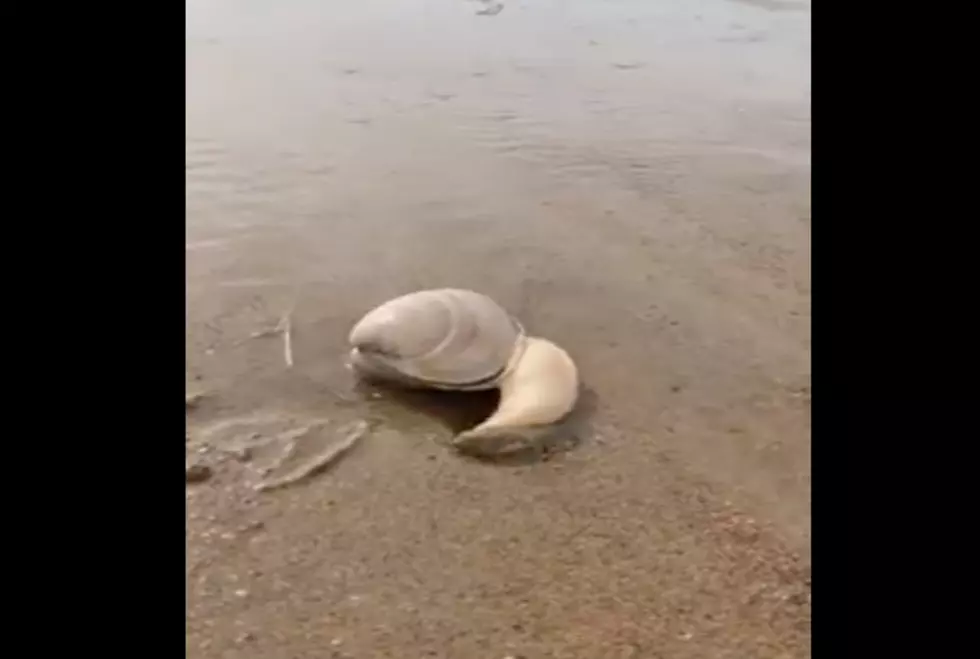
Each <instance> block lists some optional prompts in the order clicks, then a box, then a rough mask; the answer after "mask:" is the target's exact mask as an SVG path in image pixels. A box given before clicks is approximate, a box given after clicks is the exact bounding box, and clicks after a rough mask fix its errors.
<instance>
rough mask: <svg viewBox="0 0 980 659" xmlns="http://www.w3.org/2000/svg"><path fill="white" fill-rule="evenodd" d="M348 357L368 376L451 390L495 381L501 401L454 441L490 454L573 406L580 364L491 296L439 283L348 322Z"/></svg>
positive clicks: (547, 426) (524, 440)
mask: <svg viewBox="0 0 980 659" xmlns="http://www.w3.org/2000/svg"><path fill="white" fill-rule="evenodd" d="M349 341H350V344H351V352H350V365H351V367H352V369H353V370H354V372H355V373H357V374H358V375H360V376H362V377H365V378H367V379H374V380H381V381H387V382H390V383H393V384H398V385H402V386H408V387H418V388H430V389H443V390H448V391H478V390H485V389H499V390H500V403H499V404H498V406H497V409H496V410H495V411H494V413H493V414H491V415H490V417H489V418H487V419H486V420H485V421H483V422H482V423H480V424H479V425H477V426H476V427H475V428H472V429H470V430H467V431H465V432H462V433H460V434H459V435H457V436H456V437H455V438H454V439H453V445H454V446H455V447H456V448H457V449H458V450H460V451H462V452H464V453H471V454H475V455H482V456H491V455H500V454H505V453H510V452H514V451H519V450H523V449H525V448H528V447H529V446H534V445H536V444H538V445H539V444H540V441H541V440H543V439H544V438H545V437H546V436H547V435H549V434H550V433H551V432H552V431H553V430H554V429H555V428H556V427H557V426H556V424H557V423H558V422H559V421H561V420H562V419H564V418H565V417H566V416H567V415H568V414H569V413H570V412H571V411H572V409H573V408H574V407H575V403H576V401H577V399H578V392H579V378H578V370H577V369H576V367H575V363H574V362H573V361H572V359H571V357H569V355H568V353H566V352H565V351H564V350H563V349H562V348H560V347H559V346H557V345H555V344H554V343H552V342H551V341H547V340H545V339H542V338H539V337H534V336H528V335H527V334H526V333H525V331H524V328H523V327H522V325H521V324H520V322H518V321H517V320H516V319H515V318H514V317H513V316H511V315H510V314H509V313H508V312H507V311H506V310H505V309H503V308H502V307H501V306H500V305H498V304H497V303H496V302H494V301H493V300H492V299H491V298H489V297H487V296H486V295H483V294H481V293H477V292H474V291H468V290H462V289H453V288H443V289H434V290H425V291H417V292H414V293H409V294H408V295H403V296H401V297H398V298H395V299H393V300H389V301H388V302H385V303H384V304H382V305H380V306H379V307H377V308H375V309H373V310H372V311H370V312H368V313H367V314H366V315H365V316H364V317H363V318H362V319H361V320H360V321H359V322H358V323H357V324H356V325H355V326H354V328H353V329H352V330H351V332H350V337H349Z"/></svg>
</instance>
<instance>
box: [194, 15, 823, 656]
mask: <svg viewBox="0 0 980 659" xmlns="http://www.w3.org/2000/svg"><path fill="white" fill-rule="evenodd" d="M502 4H503V10H502V11H500V12H499V13H496V14H493V15H490V14H488V15H478V14H477V12H479V11H481V10H482V9H484V8H486V7H487V6H488V5H487V4H481V3H476V2H464V1H463V0H458V1H456V0H419V1H417V2H396V1H395V0H367V1H364V2H358V3H343V4H335V3H314V2H310V1H309V0H285V1H283V2H277V3H258V2H244V3H243V2H232V0H188V2H187V129H186V134H187V138H186V140H187V152H186V153H187V156H186V167H187V250H186V256H187V358H186V362H187V379H188V390H189V391H200V392H203V393H204V395H203V396H202V397H201V398H200V400H198V401H195V403H194V404H193V405H192V406H189V409H188V417H187V418H188V442H187V447H188V448H187V451H188V462H189V464H191V463H193V464H199V465H202V466H207V467H209V468H210V470H211V472H210V474H209V475H207V474H206V475H204V476H202V480H201V482H198V483H193V484H188V486H187V655H188V657H193V658H202V659H203V658H211V657H256V658H260V657H261V658H263V659H265V658H269V659H275V658H278V657H283V658H289V659H299V658H305V657H310V658H314V657H316V658H318V659H320V658H323V657H350V658H359V657H393V658H399V659H401V658H415V657H446V658H465V659H469V658H470V657H472V658H474V659H477V658H483V657H490V658H497V659H503V658H504V657H508V656H510V657H524V658H525V659H537V658H539V657H540V658H545V657H548V658H552V657H568V658H576V659H579V658H582V659H590V658H593V657H595V658H600V657H637V658H640V657H643V658H646V657H651V658H655V657H662V658H664V659H667V658H671V659H673V658H675V657H678V658H684V657H691V658H704V657H712V658H714V657H718V658H724V657H732V658H736V657H737V658H739V659H743V658H745V657H758V658H768V657H787V658H789V657H793V658H796V657H809V656H810V652H809V638H810V576H809V575H810V568H809V565H810V562H809V555H810V553H809V542H810V535H809V528H810V514H809V506H810V477H809V471H810V461H809V455H810V430H809V429H810V393H809V392H810V389H809V385H810V354H809V353H810V329H809V327H810V288H809V287H810V271H809V230H810V202H809V175H810V167H809V154H810V114H809V41H810V39H809V4H808V3H806V4H804V3H797V2H789V1H786V2H782V1H776V0H702V1H700V2H678V1H667V0H660V1H650V2H640V1H639V0H629V1H627V0H620V1H618V2H599V1H598V0H565V1H562V2H559V1H558V0H550V1H544V2H535V3H529V2H525V3H516V2H511V1H508V0H503V2H502ZM491 14H492V12H491ZM447 285H448V286H461V287H471V288H475V289H478V290H480V291H483V292H485V293H487V294H489V295H491V296H493V297H494V298H496V299H497V300H498V301H500V302H501V303H502V304H503V305H504V306H506V307H507V308H509V309H510V310H512V311H513V312H514V313H515V314H516V315H518V316H519V317H520V318H521V319H522V321H523V322H524V323H525V325H527V326H528V328H529V329H530V330H531V331H532V332H533V333H535V334H538V335H542V336H546V337H548V338H550V339H552V340H554V341H556V342H558V343H559V344H561V345H562V346H564V347H565V348H566V349H567V350H568V351H569V352H570V353H571V354H572V356H573V357H574V358H575V359H576V362H577V363H578V365H579V367H580V370H581V373H582V376H583V379H584V381H585V384H586V386H587V388H588V390H587V395H586V396H585V398H584V400H583V404H582V407H581V410H580V411H579V423H580V425H579V428H580V429H581V434H582V439H583V442H582V444H581V445H580V446H578V447H576V448H575V449H574V450H572V451H569V452H567V453H563V454H560V455H557V456H555V457H554V458H552V459H551V460H548V461H546V462H537V463H527V464H511V465H488V464H484V463H481V462H477V461H473V460H468V459H464V458H461V457H459V456H457V455H455V454H454V453H453V452H452V451H451V450H449V449H447V448H446V447H445V441H446V440H447V439H448V438H449V437H450V436H451V434H452V431H453V428H454V427H457V425H458V424H460V423H465V422H466V417H474V416H478V414H479V413H480V411H481V409H485V408H486V405H488V404H491V402H492V401H487V400H484V399H479V398H477V400H476V401H475V402H473V403H472V404H470V403H463V402H461V401H460V400H459V399H458V398H453V399H450V400H449V401H445V400H443V399H439V400H436V401H432V400H428V399H427V400H425V401H423V402H424V403H425V404H423V405H406V404H405V403H404V401H402V400H400V399H397V398H395V397H392V396H390V395H388V394H376V393H375V394H372V393H371V392H365V391H363V390H360V389H357V388H355V387H354V384H353V382H352V381H351V379H350V376H349V374H348V373H347V371H346V370H345V369H344V366H343V361H342V358H343V353H344V350H345V338H346V334H347V331H348V329H349V328H350V326H351V324H352V323H353V322H354V321H355V320H356V319H357V318H358V317H359V316H360V315H361V314H362V313H364V312H365V311H366V310H368V309H369V308H370V307H372V306H374V305H375V304H377V303H380V302H382V301H384V300H385V299H387V298H389V297H392V296H395V295H398V294H401V293H405V292H408V291H411V290H414V289H418V288H426V287H435V286H447ZM287 313H288V314H289V315H290V318H291V323H292V344H293V345H292V348H293V356H294V360H295V363H294V366H293V367H292V368H287V366H286V364H285V360H284V355H283V347H282V337H281V336H280V335H277V334H275V333H272V332H268V330H271V329H272V328H273V327H274V326H275V325H276V324H277V323H278V322H279V321H280V319H281V318H282V316H283V315H284V314H287ZM256 335H257V336H256ZM471 420H472V419H471ZM360 421H366V422H367V423H368V424H369V430H368V432H367V434H366V435H365V436H364V438H363V439H362V440H361V441H360V442H359V444H358V445H357V446H355V447H354V449H353V450H352V451H351V452H350V454H349V455H347V456H346V457H344V458H343V460H342V461H340V462H339V463H338V464H337V465H335V466H334V467H333V468H332V469H330V470H328V471H326V472H325V473H322V474H319V475H316V476H315V477H312V478H309V479H304V480H303V481H302V482H300V483H297V484H296V485H295V486H293V487H290V488H284V489H281V490H276V491H270V492H256V491H255V490H254V489H253V486H254V485H255V483H256V482H258V480H259V479H260V474H259V471H260V470H261V468H262V467H263V465H267V464H271V463H273V462H274V461H275V460H276V458H277V455H282V451H284V450H286V448H288V446H295V447H296V450H297V454H296V455H294V456H291V457H289V460H291V461H293V462H296V463H302V462H303V461H304V460H308V459H309V458H310V456H311V455H313V454H314V453H315V452H316V451H318V450H321V449H322V448H323V447H325V446H327V445H329V443H330V442H332V441H335V440H336V439H337V438H339V437H342V436H343V435H344V433H345V432H348V431H349V429H350V428H351V427H352V424H356V423H358V422H360ZM306 428H308V429H309V431H308V432H303V431H304V429H306ZM288 438H292V439H288ZM287 462H288V461H287ZM287 467H288V465H284V466H283V467H281V469H285V468H287Z"/></svg>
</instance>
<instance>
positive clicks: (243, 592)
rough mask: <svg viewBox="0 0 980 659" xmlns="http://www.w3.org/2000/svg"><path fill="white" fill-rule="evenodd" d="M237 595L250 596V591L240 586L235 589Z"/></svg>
mask: <svg viewBox="0 0 980 659" xmlns="http://www.w3.org/2000/svg"><path fill="white" fill-rule="evenodd" d="M235 595H237V596H238V597H248V591H247V590H245V589H244V588H239V589H238V590H236V591H235Z"/></svg>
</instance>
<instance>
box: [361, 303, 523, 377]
mask: <svg viewBox="0 0 980 659" xmlns="http://www.w3.org/2000/svg"><path fill="white" fill-rule="evenodd" d="M349 341H350V344H351V346H352V350H351V355H350V357H351V366H352V367H353V368H354V369H355V370H356V371H358V372H359V373H360V374H362V375H366V376H369V377H374V378H380V379H384V380H390V381H395V382H399V383H402V384H406V385H416V386H423V387H431V388H437V389H450V390H476V389H492V388H495V387H497V386H498V385H499V383H500V380H501V378H502V377H503V376H504V374H505V373H506V372H507V370H508V366H509V365H511V364H513V363H514V362H515V360H517V359H519V355H520V352H521V350H522V348H523V344H524V330H523V328H522V327H521V325H520V323H519V322H517V320H516V319H514V318H513V317H512V316H511V315H510V314H509V313H507V311H506V310H504V309H503V308H502V307H500V305H498V304H497V303H496V302H494V301H493V300H492V299H490V298H489V297H487V296H486V295H483V294H481V293H476V292H474V291H468V290H463V289H453V288H444V289H434V290H426V291H417V292H415V293H409V294H408V295H403V296H401V297H398V298H395V299H393V300H389V301H388V302H385V303H384V304H382V305H380V306H379V307H377V308H375V309H373V310H372V311H370V312H368V313H367V314H366V315H365V316H364V317H363V318H362V319H361V320H360V321H359V322H358V323H357V324H356V325H355V326H354V328H353V329H352V330H351V332H350V336H349Z"/></svg>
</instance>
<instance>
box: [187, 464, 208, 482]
mask: <svg viewBox="0 0 980 659" xmlns="http://www.w3.org/2000/svg"><path fill="white" fill-rule="evenodd" d="M213 475H214V472H213V471H212V470H211V467H209V466H207V465H204V464H191V465H187V468H186V472H185V479H186V482H188V483H203V482H204V481H206V480H208V479H209V478H211V476H213Z"/></svg>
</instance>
